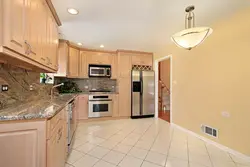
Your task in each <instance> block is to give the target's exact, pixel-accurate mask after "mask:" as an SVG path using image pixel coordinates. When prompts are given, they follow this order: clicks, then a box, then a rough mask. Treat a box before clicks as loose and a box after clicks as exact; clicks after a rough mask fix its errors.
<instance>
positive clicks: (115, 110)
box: [113, 94, 119, 117]
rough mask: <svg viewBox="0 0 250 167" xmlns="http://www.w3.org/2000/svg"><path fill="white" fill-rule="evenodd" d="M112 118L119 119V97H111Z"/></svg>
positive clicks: (116, 95)
mask: <svg viewBox="0 0 250 167" xmlns="http://www.w3.org/2000/svg"><path fill="white" fill-rule="evenodd" d="M113 117H119V95H118V94H114V95H113Z"/></svg>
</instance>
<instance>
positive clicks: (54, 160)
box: [47, 120, 65, 167]
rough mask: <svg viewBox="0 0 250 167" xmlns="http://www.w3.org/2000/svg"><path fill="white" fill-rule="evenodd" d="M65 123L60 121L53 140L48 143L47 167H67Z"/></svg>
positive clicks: (52, 137)
mask: <svg viewBox="0 0 250 167" xmlns="http://www.w3.org/2000/svg"><path fill="white" fill-rule="evenodd" d="M63 122H64V121H62V120H60V121H59V123H58V124H57V127H56V128H55V131H54V133H53V135H52V136H51V138H50V139H49V140H48V141H47V167H63V166H64V165H65V139H64V136H65V134H64V133H65V130H64V127H65V126H64V124H63Z"/></svg>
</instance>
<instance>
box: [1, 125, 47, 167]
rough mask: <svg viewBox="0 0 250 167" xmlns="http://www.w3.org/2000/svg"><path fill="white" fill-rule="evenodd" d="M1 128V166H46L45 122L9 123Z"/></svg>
mask: <svg viewBox="0 0 250 167" xmlns="http://www.w3.org/2000/svg"><path fill="white" fill-rule="evenodd" d="M0 126H1V128H0V147H1V151H0V162H1V166H4V167H14V166H20V167H45V166H46V122H45V121H36V122H19V123H13V122H10V123H9V122H7V123H1V124H0Z"/></svg>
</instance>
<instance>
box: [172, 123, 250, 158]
mask: <svg viewBox="0 0 250 167" xmlns="http://www.w3.org/2000/svg"><path fill="white" fill-rule="evenodd" d="M171 125H172V126H174V127H176V128H178V129H180V130H182V131H184V132H186V133H189V134H191V135H193V136H195V137H197V138H199V139H201V140H203V141H204V142H206V143H208V144H212V145H214V146H216V147H218V148H219V149H221V150H224V151H226V152H228V153H230V154H232V155H235V156H237V157H239V158H242V159H244V160H246V161H249V162H250V157H249V156H247V155H245V154H242V153H240V152H238V151H235V150H233V149H231V148H229V147H226V146H224V145H222V144H219V143H217V142H215V141H212V140H210V139H207V138H205V137H203V136H201V135H198V134H197V133H194V132H192V131H190V130H188V129H185V128H183V127H181V126H179V125H176V124H174V123H171Z"/></svg>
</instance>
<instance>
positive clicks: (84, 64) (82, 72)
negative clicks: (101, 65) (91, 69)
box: [79, 51, 88, 78]
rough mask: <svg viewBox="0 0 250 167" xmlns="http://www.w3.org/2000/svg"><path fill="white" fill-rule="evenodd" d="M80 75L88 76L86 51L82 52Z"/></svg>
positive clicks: (82, 76) (81, 76)
mask: <svg viewBox="0 0 250 167" xmlns="http://www.w3.org/2000/svg"><path fill="white" fill-rule="evenodd" d="M79 77H80V78H88V67H87V62H86V52H83V51H81V52H80V61H79Z"/></svg>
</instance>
